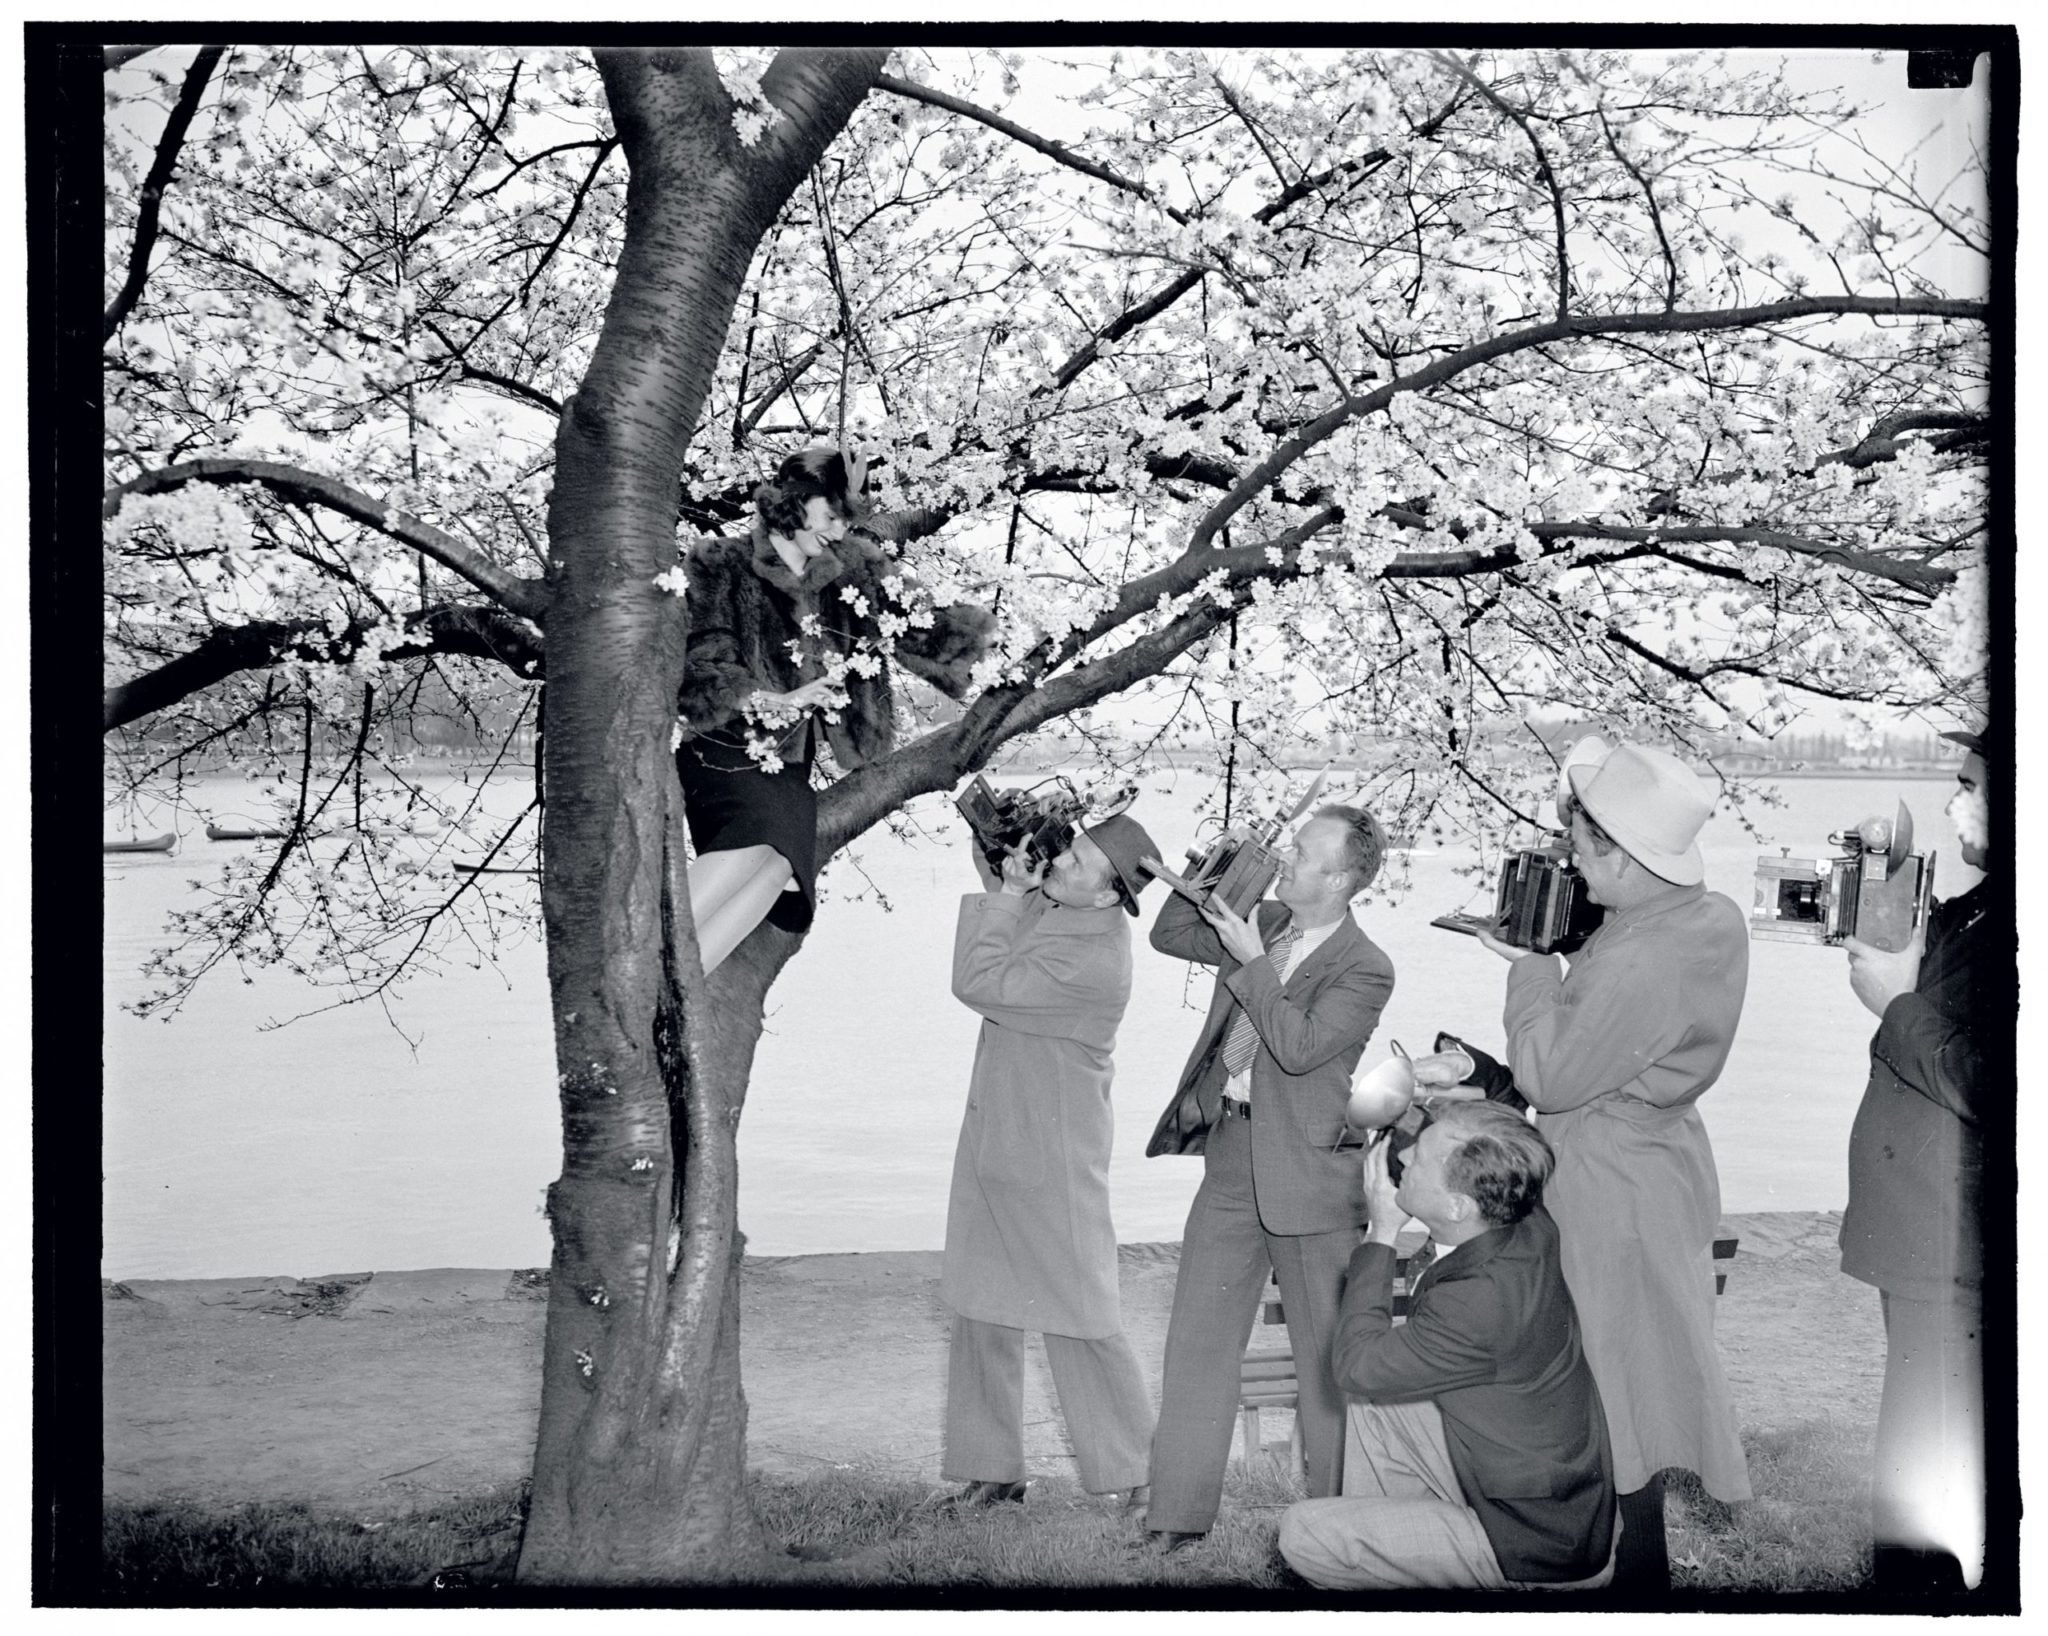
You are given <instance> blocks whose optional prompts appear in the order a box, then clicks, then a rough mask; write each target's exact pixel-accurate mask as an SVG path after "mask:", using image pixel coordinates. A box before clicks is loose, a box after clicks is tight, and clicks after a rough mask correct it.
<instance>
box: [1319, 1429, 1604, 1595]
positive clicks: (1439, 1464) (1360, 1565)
mask: <svg viewBox="0 0 2048 1636" xmlns="http://www.w3.org/2000/svg"><path fill="white" fill-rule="evenodd" d="M1280 1554H1281V1555H1282V1556H1284V1557H1286V1559H1287V1561H1288V1563H1289V1565H1290V1566H1292V1567H1293V1569H1294V1571H1295V1572H1296V1573H1298V1574H1300V1575H1301V1577H1302V1578H1304V1579H1306V1580H1308V1581H1309V1582H1310V1583H1311V1584H1314V1585H1320V1586H1322V1587H1324V1588H1325V1589H1326V1590H1449V1589H1461V1588H1462V1589H1474V1590H1508V1589H1513V1588H1518V1587H1517V1586H1516V1582H1514V1581H1512V1580H1510V1579H1508V1578H1507V1577H1506V1576H1505V1575H1504V1574H1502V1572H1501V1568H1500V1560H1499V1558H1497V1557H1496V1556H1495V1555H1494V1554H1493V1545H1492V1543H1491V1542H1490V1541H1489V1540H1488V1539H1487V1537H1486V1529H1485V1528H1484V1527H1483V1526H1482V1525H1481V1523H1480V1521H1479V1514H1478V1513H1477V1512H1475V1511H1474V1510H1473V1509H1472V1508H1471V1507H1470V1506H1468V1505H1467V1504H1466V1503H1465V1499H1464V1494H1463V1492H1462V1491H1461V1490H1460V1488H1459V1487H1458V1474H1457V1472H1456V1471H1455V1470H1454V1469H1453V1467H1452V1465H1451V1452H1450V1449H1449V1447H1448V1446H1447V1445H1446V1444H1445V1442H1444V1422H1443V1416H1442V1415H1441V1414H1439V1413H1438V1412H1437V1407H1436V1405H1435V1404H1434V1403H1427V1402H1425V1403H1353V1404H1352V1405H1351V1412H1350V1416H1349V1421H1348V1426H1347V1431H1346V1436H1345V1447H1344V1493H1343V1495H1342V1497H1340V1498H1336V1499H1317V1500H1301V1501H1298V1502H1296V1503H1295V1504H1293V1505H1291V1506H1289V1507H1288V1508H1287V1512H1286V1515H1285V1516H1283V1517H1282V1518H1281V1519H1280ZM1613 1573H1614V1562H1613V1559H1612V1557H1611V1556H1610V1558H1609V1560H1608V1562H1607V1564H1606V1565H1605V1566H1604V1567H1603V1568H1601V1570H1600V1571H1599V1572H1598V1573H1596V1574H1593V1575H1591V1576H1589V1577H1587V1578H1585V1579H1579V1580H1573V1581H1571V1582H1570V1583H1567V1584H1550V1583H1545V1584H1542V1585H1538V1586H1532V1587H1531V1588H1532V1589H1541V1590H1591V1589H1594V1588H1596V1587H1598V1586H1601V1585H1605V1584H1606V1583H1607V1582H1608V1580H1609V1579H1610V1578H1611V1577H1612V1575H1613Z"/></svg>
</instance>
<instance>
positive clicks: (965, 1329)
mask: <svg viewBox="0 0 2048 1636" xmlns="http://www.w3.org/2000/svg"><path fill="white" fill-rule="evenodd" d="M1157 852H1158V848H1157V847H1156V845H1155V844H1154V843H1153V840H1152V838H1151V837H1150V836H1149V835H1147V834H1146V833H1145V831H1144V830H1143V829H1142V828H1141V827H1140V826H1139V825H1138V824H1137V822H1136V821H1135V820H1133V819H1131V818H1129V817H1125V816H1122V815H1118V816H1116V817H1113V818H1109V819H1107V820H1105V821H1104V822H1102V823H1100V824H1097V825H1095V826H1093V827H1092V828H1089V829H1085V830H1081V831H1079V832H1077V833H1076V835H1075V837H1074V841H1073V844H1072V845H1071V846H1070V847H1069V848H1068V849H1067V850H1066V851H1065V852H1063V853H1061V854H1060V855H1059V856H1058V857H1056V858H1054V859H1053V860H1052V861H1051V862H1050V864H1045V865H1041V866H1040V867H1039V868H1038V869H1035V870H1033V869H1028V868H1027V867H1026V866H1025V864H1024V863H1023V862H1022V860H1021V859H1019V858H1017V857H1016V856H1014V855H1013V856H1012V857H1010V858H1008V859H1006V860H1005V861H1004V866H1003V874H1002V878H1001V880H1000V882H998V881H997V880H996V878H995V877H994V876H993V875H992V874H991V873H990V872H989V871H988V869H987V867H986V865H984V864H983V863H982V862H981V854H980V851H979V850H978V849H977V850H976V852H975V859H976V865H977V867H978V868H980V869H981V871H982V876H983V880H984V883H985V884H986V885H987V886H988V887H989V888H990V890H988V891H985V892H977V893H971V894H969V895H968V896H967V897H965V898H963V899H962V900H961V903H960V920H959V926H958V929H957V931H956V933H955V935H954V940H953V993H954V995H955V996H956V997H957V998H958V999H959V1000H960V1001H961V1002H962V1003H964V1004H966V1005H968V1006H970V1007H972V1008H973V1009H974V1010H975V1011H978V1012H979V1013H980V1014H981V1016H982V1018H983V1019H984V1020H983V1022H982V1025H981V1038H980V1040H979V1042H978V1043H977V1044H976V1046H975V1052H974V1077H973V1079H972V1081H971V1082H970V1084H969V1086H968V1091H967V1113H966V1117H965V1119H963V1120H962V1122H961V1126H960V1146H959V1150H958V1152H957V1154H956V1155H955V1158H954V1161H953V1191H952V1198H951V1200H950V1202H949V1205H948V1208H947V1212H946V1257H945V1275H944V1281H943V1284H942V1286H941V1288H942V1293H943V1295H944V1297H945V1301H946V1304H947V1305H948V1306H949V1307H951V1308H952V1310H953V1315H954V1316H953V1332H952V1343H951V1351H950V1356H949V1359H948V1365H947V1374H946V1432H945V1450H944V1456H943V1461H942V1464H941V1466H940V1470H941V1472H942V1474H943V1475H944V1476H945V1477H946V1478H947V1479H949V1480H950V1481H953V1482H961V1483H965V1484H966V1485H967V1486H966V1488H964V1489H963V1490H962V1491H961V1492H960V1493H958V1494H956V1495H954V1496H952V1498H951V1499H950V1501H949V1502H948V1503H949V1504H951V1505H953V1506H955V1507H969V1506H985V1505H994V1504H999V1503H1003V1502H1007V1501H1021V1500H1022V1499H1023V1498H1024V1486H1025V1472H1024V1333H1025V1331H1026V1330H1035V1331H1037V1332H1038V1333H1040V1334H1042V1335H1043V1336H1044V1337H1045V1354H1046V1361H1047V1362H1048V1363H1049V1364H1050V1365H1051V1367H1052V1378H1053V1385H1054V1386H1055V1388H1056V1389H1057V1390H1058V1392H1059V1399H1060V1411H1061V1413H1062V1414H1063V1415H1064V1416H1065V1417H1066V1422H1067V1431H1068V1434H1069V1436H1070V1437H1071V1438H1072V1440H1073V1445H1074V1455H1075V1459H1076V1460H1077V1462H1078V1463H1079V1465H1080V1471H1081V1486H1082V1487H1083V1488H1085V1489H1087V1490H1088V1491H1089V1492H1090V1493H1093V1494H1109V1493H1121V1494H1122V1495H1123V1496H1124V1501H1125V1504H1126V1506H1128V1507H1139V1506H1142V1505H1143V1504H1144V1503H1145V1499H1146V1489H1145V1483H1146V1476H1147V1467H1148V1465H1149V1462H1150V1449H1151V1442H1152V1428H1153V1418H1154V1417H1153V1412H1152V1400H1151V1396H1150V1394H1149V1393H1148V1392H1147V1391H1146V1390H1145V1382H1144V1377H1143V1375H1142V1374H1141V1373H1140V1372H1139V1369H1138V1360H1137V1356H1136V1354H1135V1353H1133V1352H1132V1350H1131V1344H1130V1342H1129V1341H1128V1340H1126V1339H1125V1338H1124V1333H1123V1315H1122V1309H1121V1303H1120V1301H1119V1298H1118V1292H1117V1270H1116V1229H1115V1227H1114V1226H1113V1225H1112V1224H1111V1222H1110V1215H1109V1149H1110V1136H1111V1115H1110V1102H1109V1086H1110V1075H1111V1063H1110V1052H1111V1050H1112V1048H1113V1047H1114V1046H1115V1044H1116V1031H1117V1026H1118V1024H1119V1023H1121V1022H1122V1021H1123V1015H1124V1007H1125V1005H1126V1004H1127V1003H1128V1002H1129V1000H1130V997H1131V931H1130V921H1129V919H1128V917H1129V916H1132V915H1135V914H1137V912H1138V906H1137V895H1138V891H1139V889H1140V888H1141V886H1142V885H1143V884H1144V883H1145V881H1147V880H1149V879H1150V878H1151V877H1150V876H1149V875H1147V874H1146V873H1145V872H1144V871H1142V870H1141V869H1140V868H1139V867H1138V859H1139V858H1141V857H1146V856H1156V855H1157Z"/></svg>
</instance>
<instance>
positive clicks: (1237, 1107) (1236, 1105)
mask: <svg viewBox="0 0 2048 1636" xmlns="http://www.w3.org/2000/svg"><path fill="white" fill-rule="evenodd" d="M1251 1116H1252V1105H1251V1104H1250V1103H1249V1102H1240V1101H1238V1099H1237V1098H1236V1097H1234V1096H1226V1097H1224V1098H1223V1117H1224V1118H1225V1119H1249V1118H1251Z"/></svg>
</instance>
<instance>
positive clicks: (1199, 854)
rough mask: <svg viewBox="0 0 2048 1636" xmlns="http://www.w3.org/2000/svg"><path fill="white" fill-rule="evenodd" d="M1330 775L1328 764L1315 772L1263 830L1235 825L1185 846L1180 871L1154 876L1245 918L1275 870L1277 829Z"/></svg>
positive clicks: (1318, 791)
mask: <svg viewBox="0 0 2048 1636" xmlns="http://www.w3.org/2000/svg"><path fill="white" fill-rule="evenodd" d="M1329 776H1330V769H1329V768H1327V767H1325V768H1324V769H1323V770H1322V771H1321V772H1319V773H1317V774H1316V776H1315V779H1314V781H1313V782H1312V783H1311V784H1310V785H1309V787H1308V793H1307V794H1306V795H1304V796H1303V797H1302V798H1301V799H1300V800H1299V801H1297V802H1295V803H1294V805H1293V807H1292V808H1291V809H1289V810H1287V811H1284V812H1279V811H1276V812H1275V813H1274V814H1273V817H1272V819H1271V821H1270V822H1269V823H1267V824H1266V826H1265V827H1264V828H1263V829H1260V828H1257V827H1256V826H1254V825H1251V824H1235V825H1233V826H1231V827H1230V828H1229V829H1226V830H1225V831H1224V832H1223V833H1222V834H1221V835H1219V836H1217V837H1216V838H1215V839H1214V840H1213V841H1211V842H1210V843H1209V844H1208V845H1207V846H1206V847H1191V848H1189V850H1188V872H1187V873H1186V874H1185V875H1176V874H1175V873H1174V872H1173V871H1172V870H1170V869H1162V870H1160V871H1159V872H1158V873H1159V878H1160V879H1161V880H1163V881H1165V882H1166V884H1167V885H1168V886H1170V887H1172V888H1173V890H1174V891H1176V892H1178V893H1180V895H1181V896H1182V897H1184V898H1188V899H1190V900H1191V901H1193V902H1195V903H1207V902H1209V901H1211V900H1212V899H1213V900H1214V901H1216V902H1218V903H1223V904H1227V905H1228V906H1229V908H1230V912H1231V913H1232V914H1234V915H1238V916H1240V917H1243V918H1249V917H1250V915H1251V912H1252V907H1253V905H1255V904H1256V903H1257V902H1258V901H1259V900H1260V899H1261V898H1263V897H1264V896H1265V895H1266V888H1267V887H1269V886H1271V885H1272V884H1273V879H1274V877H1275V876H1276V875H1278V874H1279V873H1280V850H1279V841H1280V832H1281V831H1282V830H1284V829H1285V828H1286V827H1287V826H1288V825H1289V824H1291V823H1293V822H1294V820H1295V819H1297V818H1299V817H1300V816H1301V815H1302V814H1303V813H1304V812H1306V811H1308V809H1309V808H1310V807H1311V806H1313V805H1314V804H1315V801H1316V797H1317V796H1319V795H1321V794H1322V793H1323V786H1324V784H1325V783H1327V782H1328V781H1329Z"/></svg>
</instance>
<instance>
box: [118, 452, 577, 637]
mask: <svg viewBox="0 0 2048 1636" xmlns="http://www.w3.org/2000/svg"><path fill="white" fill-rule="evenodd" d="M187 483H217V484H221V485H223V486H226V485H232V484H236V483H255V484H258V485H260V486H262V487H264V488H267V489H269V490H270V491H271V492H272V493H273V494H276V495H277V496H278V497H279V498H281V499H284V500H288V501H290V502H292V503H293V504H295V505H302V506H324V507H326V508H327V509H328V510H330V511H337V512H339V513H341V515H342V516H344V517H347V518H348V519H349V520H350V521H352V522H356V523H360V524H362V525H363V526H364V527H365V528H371V529H375V530H376V531H377V532H378V533H380V534H383V535H386V536H388V537H389V538H391V539H394V540H396V541H398V542H399V544H401V545H403V546H406V547H407V548H408V549H410V550H413V551H418V552H420V553H421V554H422V555H423V556H427V557H431V558H432V559H433V560H434V561H435V562H438V563H439V564H441V566H442V567H444V568H447V569H450V570H452V571H453V572H455V573H457V574H460V575H461V576H462V577H463V578H464V579H466V580H468V581H469V583H470V584H472V585H474V586H475V587H476V588H477V589H478V590H480V591H482V592H483V593H484V594H485V595H486V596H489V597H491V598H492V599H493V600H495V601H496V602H498V603H499V604H500V605H501V606H503V607H505V608H506V609H508V610H510V611H511V612H513V613H516V614H519V615H520V616H522V617H523V618H526V619H530V620H532V621H533V622H534V623H535V624H536V625H538V624H541V623H543V621H544V620H545V619H546V616H547V606H548V592H547V586H546V583H545V582H544V581H542V580H538V579H526V578H523V577H522V576H520V575H518V574H514V573H511V572H510V571H508V570H506V569H503V568H500V567H499V566H498V565H497V564H496V563H493V562H491V561H490V560H489V559H488V558H486V557H485V556H484V555H483V554H482V553H481V552H479V551H476V550H473V549H472V548H471V547H469V546H467V545H464V544H463V543H462V542H461V541H460V540H458V539H456V538H455V536H454V535H452V534H448V533H445V532H443V531H442V530H441V529H438V528H435V527H434V526H433V525H432V524H431V523H424V522H421V521H420V520H419V518H417V517H413V516H409V515H407V514H406V513H405V512H402V511H400V510H398V509H397V508H396V507H394V506H387V505H383V504H381V503H380V502H378V501H376V500H373V499H371V498H370V497H369V496H368V495H367V494H365V493H363V492H362V491H361V490H360V489H354V488H350V487H349V486H348V484H346V483H343V482H341V481H340V480H338V479H336V478H332V477H323V476H321V475H320V474H319V473H317V472H309V471H305V470H302V469H301V468H299V467H297V466H286V465H281V464H279V463H277V462H275V461H270V460H226V459H208V460H188V461H185V462H183V463H182V464H180V465H176V466H164V467H161V468H159V469H158V470H156V471H150V472H144V473H143V474H142V475H141V476H139V477H132V478H130V479H129V480H128V481H127V482H125V483H121V484H117V485H116V486H115V487H113V488H110V489H108V490H107V491H106V493H105V495H104V497H103V498H102V499H101V502H100V515H101V517H102V518H105V519H109V520H111V519H112V518H113V517H114V515H115V514H116V513H117V512H119V511H120V509H121V502H122V500H124V499H125V498H126V497H127V496H129V495H131V494H167V493H169V492H170V491H171V490H173V489H178V488H182V487H184V485H185V484H187Z"/></svg>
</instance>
